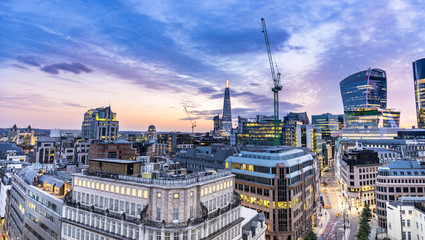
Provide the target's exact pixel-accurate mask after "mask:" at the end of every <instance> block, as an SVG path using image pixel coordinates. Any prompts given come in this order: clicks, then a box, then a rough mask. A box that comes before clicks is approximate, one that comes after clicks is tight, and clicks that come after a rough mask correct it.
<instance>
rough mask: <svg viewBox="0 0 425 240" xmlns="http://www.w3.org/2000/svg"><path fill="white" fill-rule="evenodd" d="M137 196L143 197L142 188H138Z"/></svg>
mask: <svg viewBox="0 0 425 240" xmlns="http://www.w3.org/2000/svg"><path fill="white" fill-rule="evenodd" d="M137 197H138V198H142V190H140V189H139V190H137Z"/></svg>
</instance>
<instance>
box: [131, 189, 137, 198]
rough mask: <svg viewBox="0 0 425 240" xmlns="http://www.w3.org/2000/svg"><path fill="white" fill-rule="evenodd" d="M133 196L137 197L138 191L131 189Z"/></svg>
mask: <svg viewBox="0 0 425 240" xmlns="http://www.w3.org/2000/svg"><path fill="white" fill-rule="evenodd" d="M131 196H132V197H135V196H136V189H134V188H133V189H131Z"/></svg>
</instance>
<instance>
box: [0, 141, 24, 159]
mask: <svg viewBox="0 0 425 240" xmlns="http://www.w3.org/2000/svg"><path fill="white" fill-rule="evenodd" d="M11 151H13V152H15V154H16V155H20V156H22V155H24V152H23V151H22V149H21V148H20V147H18V146H17V145H16V144H15V143H0V159H7V156H9V155H10V154H9V153H10V152H11Z"/></svg>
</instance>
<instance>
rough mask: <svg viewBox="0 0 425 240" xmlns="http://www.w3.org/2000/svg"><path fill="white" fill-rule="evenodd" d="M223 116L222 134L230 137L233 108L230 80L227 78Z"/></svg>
mask: <svg viewBox="0 0 425 240" xmlns="http://www.w3.org/2000/svg"><path fill="white" fill-rule="evenodd" d="M222 116H223V118H222V119H221V135H222V136H223V137H229V136H230V133H231V131H232V109H231V106H230V89H229V80H228V79H227V80H226V88H225V90H224V103H223V115H222Z"/></svg>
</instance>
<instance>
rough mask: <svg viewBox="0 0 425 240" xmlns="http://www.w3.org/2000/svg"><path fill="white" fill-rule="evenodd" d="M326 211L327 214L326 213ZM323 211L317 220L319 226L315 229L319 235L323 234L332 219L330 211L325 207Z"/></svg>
mask: <svg viewBox="0 0 425 240" xmlns="http://www.w3.org/2000/svg"><path fill="white" fill-rule="evenodd" d="M325 212H326V213H327V214H325ZM322 213H323V214H322V216H321V217H319V220H318V221H317V227H316V228H315V229H314V232H315V233H316V234H317V236H320V235H322V233H323V232H324V231H325V229H326V226H327V225H328V223H329V220H330V217H329V213H328V212H327V211H326V210H325V209H323V210H322Z"/></svg>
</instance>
